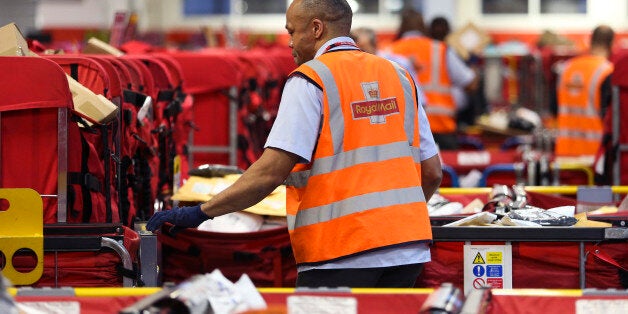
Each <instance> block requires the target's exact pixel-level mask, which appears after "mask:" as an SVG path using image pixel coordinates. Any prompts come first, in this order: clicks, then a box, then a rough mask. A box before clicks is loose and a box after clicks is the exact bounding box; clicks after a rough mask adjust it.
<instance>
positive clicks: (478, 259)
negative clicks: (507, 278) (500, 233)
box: [473, 252, 486, 264]
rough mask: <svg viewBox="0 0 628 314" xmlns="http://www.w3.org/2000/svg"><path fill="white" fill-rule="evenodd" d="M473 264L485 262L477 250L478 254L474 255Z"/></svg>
mask: <svg viewBox="0 0 628 314" xmlns="http://www.w3.org/2000/svg"><path fill="white" fill-rule="evenodd" d="M473 264H486V262H484V258H482V254H480V252H478V254H476V255H475V258H474V259H473Z"/></svg>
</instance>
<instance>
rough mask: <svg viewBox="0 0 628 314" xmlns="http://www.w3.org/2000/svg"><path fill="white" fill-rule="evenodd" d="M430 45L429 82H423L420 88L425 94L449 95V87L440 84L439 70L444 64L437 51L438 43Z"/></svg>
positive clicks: (438, 50)
mask: <svg viewBox="0 0 628 314" xmlns="http://www.w3.org/2000/svg"><path fill="white" fill-rule="evenodd" d="M430 45H431V46H432V47H431V48H432V65H431V67H432V71H431V76H430V81H429V82H425V84H422V85H421V87H422V88H423V90H424V91H426V92H431V93H439V94H449V93H451V87H450V86H446V85H441V84H440V74H441V73H440V68H441V64H442V63H443V62H445V60H441V54H440V49H439V48H440V43H438V42H435V41H432V42H431V43H430Z"/></svg>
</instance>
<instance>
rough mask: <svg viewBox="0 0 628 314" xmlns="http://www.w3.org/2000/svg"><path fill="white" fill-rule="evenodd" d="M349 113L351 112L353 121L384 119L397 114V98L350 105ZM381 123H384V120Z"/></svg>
mask: <svg viewBox="0 0 628 314" xmlns="http://www.w3.org/2000/svg"><path fill="white" fill-rule="evenodd" d="M351 111H352V112H353V118H354V119H363V118H371V117H385V116H388V115H391V114H396V113H399V106H397V98H396V97H390V98H384V99H376V100H364V101H357V102H354V103H351ZM379 120H381V119H379ZM383 122H385V120H384V121H383ZM380 123H382V122H380Z"/></svg>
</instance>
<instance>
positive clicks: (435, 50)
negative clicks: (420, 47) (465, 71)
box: [429, 41, 442, 86]
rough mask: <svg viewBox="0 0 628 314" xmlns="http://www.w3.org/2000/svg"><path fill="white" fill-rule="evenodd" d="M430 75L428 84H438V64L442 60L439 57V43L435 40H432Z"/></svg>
mask: <svg viewBox="0 0 628 314" xmlns="http://www.w3.org/2000/svg"><path fill="white" fill-rule="evenodd" d="M430 44H431V46H432V75H431V77H430V78H431V79H430V84H429V85H430V86H439V82H440V64H441V62H442V60H441V59H440V49H439V48H440V45H439V44H438V43H436V42H435V41H432V42H431V43H430Z"/></svg>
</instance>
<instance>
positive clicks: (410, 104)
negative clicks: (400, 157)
mask: <svg viewBox="0 0 628 314" xmlns="http://www.w3.org/2000/svg"><path fill="white" fill-rule="evenodd" d="M390 63H392V64H393V66H394V67H395V70H396V71H397V76H398V77H399V81H400V82H401V86H402V87H403V98H404V99H405V100H406V101H405V102H406V108H405V109H406V113H405V115H404V117H403V129H404V130H405V132H406V136H407V137H408V143H409V144H410V145H412V143H414V132H415V130H414V120H415V119H418V118H417V113H416V111H417V107H416V106H418V104H415V103H414V97H412V90H413V89H414V84H413V82H412V81H410V80H409V79H408V77H407V76H406V71H405V70H404V69H403V68H402V67H401V66H399V65H398V64H397V63H395V62H390ZM417 92H418V91H417Z"/></svg>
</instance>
